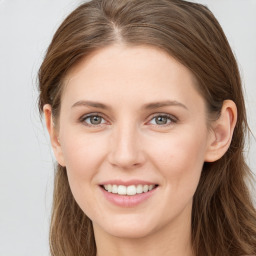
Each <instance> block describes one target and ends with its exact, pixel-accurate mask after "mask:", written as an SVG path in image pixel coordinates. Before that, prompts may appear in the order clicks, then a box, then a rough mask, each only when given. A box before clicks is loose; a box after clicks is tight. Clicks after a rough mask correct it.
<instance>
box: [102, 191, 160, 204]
mask: <svg viewBox="0 0 256 256" xmlns="http://www.w3.org/2000/svg"><path fill="white" fill-rule="evenodd" d="M100 188H101V190H102V192H103V194H104V196H105V198H106V199H107V200H108V201H110V202H111V203H113V204H115V205H117V206H120V207H134V206H137V205H139V204H141V203H142V202H144V201H146V200H147V199H149V198H150V197H151V196H152V195H153V194H154V193H155V192H156V189H157V187H156V188H154V189H152V190H150V191H148V192H146V193H141V194H136V195H133V196H123V195H119V194H113V193H110V192H108V191H106V190H105V189H104V188H102V187H100Z"/></svg>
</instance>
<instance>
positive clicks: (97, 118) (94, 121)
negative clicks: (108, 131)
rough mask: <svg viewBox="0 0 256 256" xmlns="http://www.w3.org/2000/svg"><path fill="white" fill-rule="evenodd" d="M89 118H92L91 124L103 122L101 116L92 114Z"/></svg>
mask: <svg viewBox="0 0 256 256" xmlns="http://www.w3.org/2000/svg"><path fill="white" fill-rule="evenodd" d="M88 118H89V120H90V124H94V125H98V124H101V122H102V117H101V116H90V117H88ZM88 118H87V119H88Z"/></svg>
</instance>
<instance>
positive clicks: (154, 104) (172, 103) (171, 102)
mask: <svg viewBox="0 0 256 256" xmlns="http://www.w3.org/2000/svg"><path fill="white" fill-rule="evenodd" d="M81 106H84V107H94V108H101V109H105V110H110V109H111V107H110V106H108V105H105V104H103V103H100V102H95V101H85V100H80V101H77V102H76V103H74V104H73V105H72V108H73V107H81ZM168 106H177V107H182V108H184V109H186V110H188V108H187V107H186V106H185V105H184V104H182V103H180V102H178V101H175V100H166V101H159V102H152V103H147V104H144V105H143V106H142V109H147V110H150V109H157V108H161V107H168Z"/></svg>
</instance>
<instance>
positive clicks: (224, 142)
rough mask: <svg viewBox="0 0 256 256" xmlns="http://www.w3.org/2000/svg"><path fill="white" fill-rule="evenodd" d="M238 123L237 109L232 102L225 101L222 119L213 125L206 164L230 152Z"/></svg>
mask: <svg viewBox="0 0 256 256" xmlns="http://www.w3.org/2000/svg"><path fill="white" fill-rule="evenodd" d="M236 121H237V108H236V104H235V103H234V102H233V101H232V100H225V101H224V102H223V106H222V109H221V114H220V117H219V118H218V119H217V120H216V121H214V122H213V123H212V124H211V132H210V134H209V138H208V139H209V141H208V146H207V151H206V155H205V162H214V161H217V160H218V159H220V158H221V157H222V156H223V155H224V154H225V153H226V151H227V150H228V148H229V146H230V143H231V141H232V136H233V132H234V129H235V125H236Z"/></svg>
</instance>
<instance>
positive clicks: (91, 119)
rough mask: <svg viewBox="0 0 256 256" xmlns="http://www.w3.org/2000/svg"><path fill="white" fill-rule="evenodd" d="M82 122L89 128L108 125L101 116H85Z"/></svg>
mask: <svg viewBox="0 0 256 256" xmlns="http://www.w3.org/2000/svg"><path fill="white" fill-rule="evenodd" d="M81 121H82V122H84V123H86V125H88V126H94V125H95V126H96V125H101V124H104V123H106V121H105V119H104V118H103V117H102V116H99V115H89V116H84V117H83V118H82V119H81Z"/></svg>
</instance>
